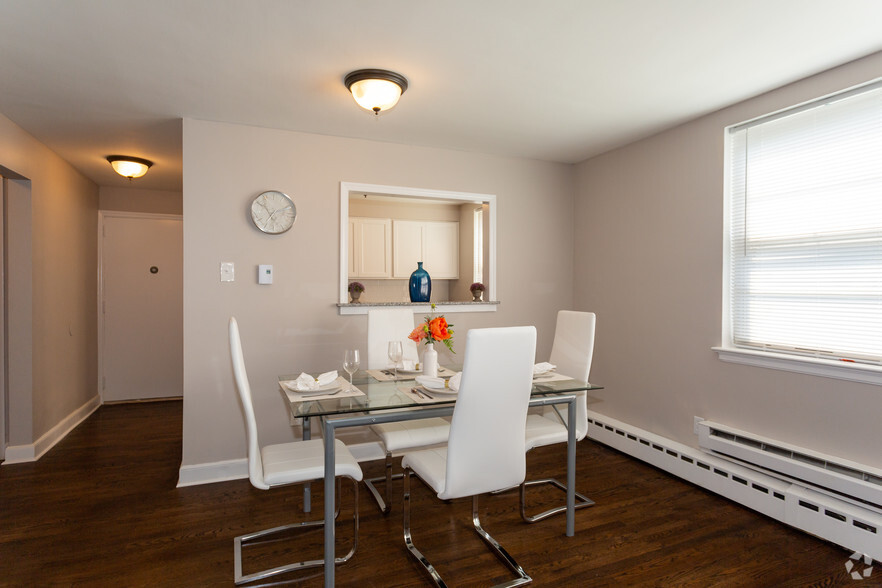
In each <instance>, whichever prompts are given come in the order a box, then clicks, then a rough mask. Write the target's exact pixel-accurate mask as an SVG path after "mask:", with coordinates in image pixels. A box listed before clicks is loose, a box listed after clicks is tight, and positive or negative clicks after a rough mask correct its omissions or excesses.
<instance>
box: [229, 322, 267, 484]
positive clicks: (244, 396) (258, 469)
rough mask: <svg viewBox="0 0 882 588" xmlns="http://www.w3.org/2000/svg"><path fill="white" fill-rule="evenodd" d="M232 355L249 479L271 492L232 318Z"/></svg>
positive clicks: (236, 331) (237, 335)
mask: <svg viewBox="0 0 882 588" xmlns="http://www.w3.org/2000/svg"><path fill="white" fill-rule="evenodd" d="M230 355H231V356H232V358H233V374H234V376H235V378H236V387H237V388H238V389H239V398H240V399H241V400H242V410H243V411H244V413H245V435H246V439H247V441H248V478H249V479H250V480H251V484H252V485H253V486H254V487H255V488H260V489H261V490H269V485H268V484H267V483H266V482H264V480H263V463H262V460H261V458H260V445H259V443H258V440H257V421H256V420H255V418H254V404H253V403H252V402H251V386H250V385H249V384H248V374H247V373H246V372H245V357H244V356H243V354H242V340H241V339H240V337H239V323H237V322H236V317H230Z"/></svg>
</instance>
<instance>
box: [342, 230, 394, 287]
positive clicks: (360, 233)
mask: <svg viewBox="0 0 882 588" xmlns="http://www.w3.org/2000/svg"><path fill="white" fill-rule="evenodd" d="M352 220H353V221H354V222H353V227H352V228H353V239H352V241H353V243H354V244H355V246H354V247H353V258H354V264H353V268H352V269H353V271H354V273H353V274H352V276H353V277H356V278H388V277H390V276H391V273H392V272H391V270H392V221H391V220H390V219H388V218H354V219H352Z"/></svg>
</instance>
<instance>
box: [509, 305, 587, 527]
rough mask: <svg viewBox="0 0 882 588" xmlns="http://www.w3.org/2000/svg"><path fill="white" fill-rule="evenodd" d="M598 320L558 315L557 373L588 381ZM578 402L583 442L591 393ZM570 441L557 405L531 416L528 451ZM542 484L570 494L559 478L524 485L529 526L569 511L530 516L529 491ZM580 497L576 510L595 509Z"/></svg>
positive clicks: (561, 509)
mask: <svg viewBox="0 0 882 588" xmlns="http://www.w3.org/2000/svg"><path fill="white" fill-rule="evenodd" d="M596 322H597V317H596V316H595V314H594V313H593V312H576V311H572V310H561V311H560V312H558V313H557V325H556V326H555V329H554V343H553V344H552V347H551V357H550V358H549V361H550V362H551V363H553V364H554V365H555V366H557V370H556V371H557V372H558V373H560V374H563V375H566V376H569V377H571V378H573V379H575V380H581V381H585V382H587V381H588V375H589V374H590V372H591V360H592V358H593V357H594V331H595V325H596ZM576 394H577V395H578V398H577V399H576V422H575V423H574V425H575V427H576V440H577V441H581V440H582V439H584V438H585V436H586V435H587V434H588V400H587V397H588V395H587V392H584V391H583V392H577V393H576ZM566 442H567V418H566V414H561V412H560V411H559V410H558V409H557V407H555V406H549V407H545V409H544V411H543V413H542V414H530V415H528V416H527V427H526V446H527V451H529V450H530V449H533V448H535V447H543V446H546V445H553V444H556V443H566ZM538 484H551V485H553V486H554V487H556V488H559V489H561V490H563V491H564V492H566V489H567V487H566V485H565V484H563V483H561V482H560V481H558V480H557V479H555V478H543V479H539V480H527V481H525V482H524V483H523V484H521V486H520V495H521V496H520V503H521V506H520V508H521V518H523V520H524V521H526V522H528V523H535V522H536V521H541V520H542V519H545V518H548V517H550V516H551V515H554V514H557V513H560V512H564V511H566V508H567V507H566V505H562V506H558V507H555V508H552V509H549V510H547V511H545V512H542V513H539V514H537V515H532V516H530V515H527V512H526V510H527V507H526V502H527V500H526V488H527V487H528V486H535V485H538ZM575 495H576V508H585V507H588V506H592V505H593V504H594V501H593V500H591V499H590V498H588V497H587V496H585V495H584V494H581V493H579V492H576V493H575Z"/></svg>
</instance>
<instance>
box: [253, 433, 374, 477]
mask: <svg viewBox="0 0 882 588" xmlns="http://www.w3.org/2000/svg"><path fill="white" fill-rule="evenodd" d="M260 455H261V458H262V459H263V479H264V481H265V482H266V483H267V484H269V485H270V486H278V485H281V484H296V483H299V482H308V481H310V480H321V479H322V478H324V476H325V442H324V440H322V439H311V440H309V441H294V442H292V443H280V444H278V445H267V446H266V447H264V448H263V449H262V450H261V452H260ZM334 456H335V458H336V462H337V467H336V471H335V474H334V475H335V476H348V477H350V478H353V479H355V480H361V478H362V473H361V467H360V466H359V465H358V462H357V461H356V460H355V458H354V457H353V456H352V453H350V452H349V449H348V448H347V447H346V444H345V443H343V442H342V441H340V440H339V439H335V440H334Z"/></svg>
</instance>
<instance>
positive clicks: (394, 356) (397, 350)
mask: <svg viewBox="0 0 882 588" xmlns="http://www.w3.org/2000/svg"><path fill="white" fill-rule="evenodd" d="M403 354H404V352H403V351H402V349H401V341H389V359H391V360H392V364H393V365H392V370H393V372H392V373H393V374H394V375H393V376H392V378H393V379H395V380H397V379H398V362H399V361H401V356H402V355H403Z"/></svg>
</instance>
